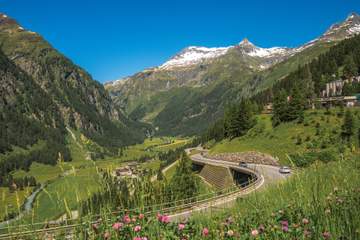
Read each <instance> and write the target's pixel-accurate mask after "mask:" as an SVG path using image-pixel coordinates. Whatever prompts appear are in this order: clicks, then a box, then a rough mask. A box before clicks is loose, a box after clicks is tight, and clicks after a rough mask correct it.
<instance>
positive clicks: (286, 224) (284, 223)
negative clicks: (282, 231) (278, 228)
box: [280, 221, 289, 226]
mask: <svg viewBox="0 0 360 240" xmlns="http://www.w3.org/2000/svg"><path fill="white" fill-rule="evenodd" d="M280 223H281V225H282V226H289V222H288V221H281V222H280Z"/></svg>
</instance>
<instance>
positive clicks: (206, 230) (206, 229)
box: [202, 228, 209, 237]
mask: <svg viewBox="0 0 360 240" xmlns="http://www.w3.org/2000/svg"><path fill="white" fill-rule="evenodd" d="M202 235H203V236H204V237H206V236H208V235H209V229H208V228H203V230H202Z"/></svg>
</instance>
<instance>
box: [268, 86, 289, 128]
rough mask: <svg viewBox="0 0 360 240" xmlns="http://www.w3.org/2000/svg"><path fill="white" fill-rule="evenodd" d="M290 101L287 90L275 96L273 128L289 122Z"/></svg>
mask: <svg viewBox="0 0 360 240" xmlns="http://www.w3.org/2000/svg"><path fill="white" fill-rule="evenodd" d="M288 108H289V105H288V101H287V93H286V91H285V90H280V91H279V92H278V93H277V94H276V95H275V96H274V101H273V116H272V124H273V126H277V125H279V124H280V123H281V122H284V121H287V118H288Z"/></svg>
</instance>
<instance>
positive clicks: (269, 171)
mask: <svg viewBox="0 0 360 240" xmlns="http://www.w3.org/2000/svg"><path fill="white" fill-rule="evenodd" d="M193 149H196V150H199V151H200V153H197V154H194V155H190V153H191V150H193ZM185 151H186V153H187V154H188V155H189V157H190V159H191V160H192V161H194V162H198V163H204V164H210V165H216V166H222V167H229V168H232V169H234V170H238V171H242V172H245V173H250V174H255V175H256V176H257V178H258V179H257V181H256V182H254V183H253V184H251V185H250V186H249V187H245V188H243V189H239V191H235V192H233V193H231V194H225V195H224V196H219V197H218V198H214V199H213V200H211V199H210V200H209V201H207V202H202V203H199V204H194V205H193V206H191V208H189V209H186V210H184V211H181V212H179V213H175V214H171V215H170V217H171V219H173V220H175V221H176V220H180V219H186V218H188V217H189V216H190V215H191V214H192V213H194V212H202V211H211V210H213V209H221V208H226V207H230V206H231V205H232V204H234V203H235V201H236V199H237V198H240V197H243V196H246V195H248V194H250V193H252V192H255V191H256V190H258V189H260V188H264V187H266V186H267V185H269V184H272V183H276V182H279V181H282V180H284V179H286V178H287V177H289V176H290V175H291V174H281V173H280V172H279V167H277V166H270V165H262V164H247V167H246V168H244V167H240V166H239V164H238V163H236V162H229V161H221V160H215V159H211V158H209V157H205V156H204V155H203V154H202V153H204V152H206V151H205V150H203V149H202V148H199V147H198V148H192V149H186V150H185Z"/></svg>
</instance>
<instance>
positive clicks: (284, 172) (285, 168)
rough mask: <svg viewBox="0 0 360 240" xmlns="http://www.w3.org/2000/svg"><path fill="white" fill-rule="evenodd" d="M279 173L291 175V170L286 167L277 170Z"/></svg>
mask: <svg viewBox="0 0 360 240" xmlns="http://www.w3.org/2000/svg"><path fill="white" fill-rule="evenodd" d="M279 173H281V174H289V173H291V169H290V168H289V167H287V166H282V167H280V169H279Z"/></svg>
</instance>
